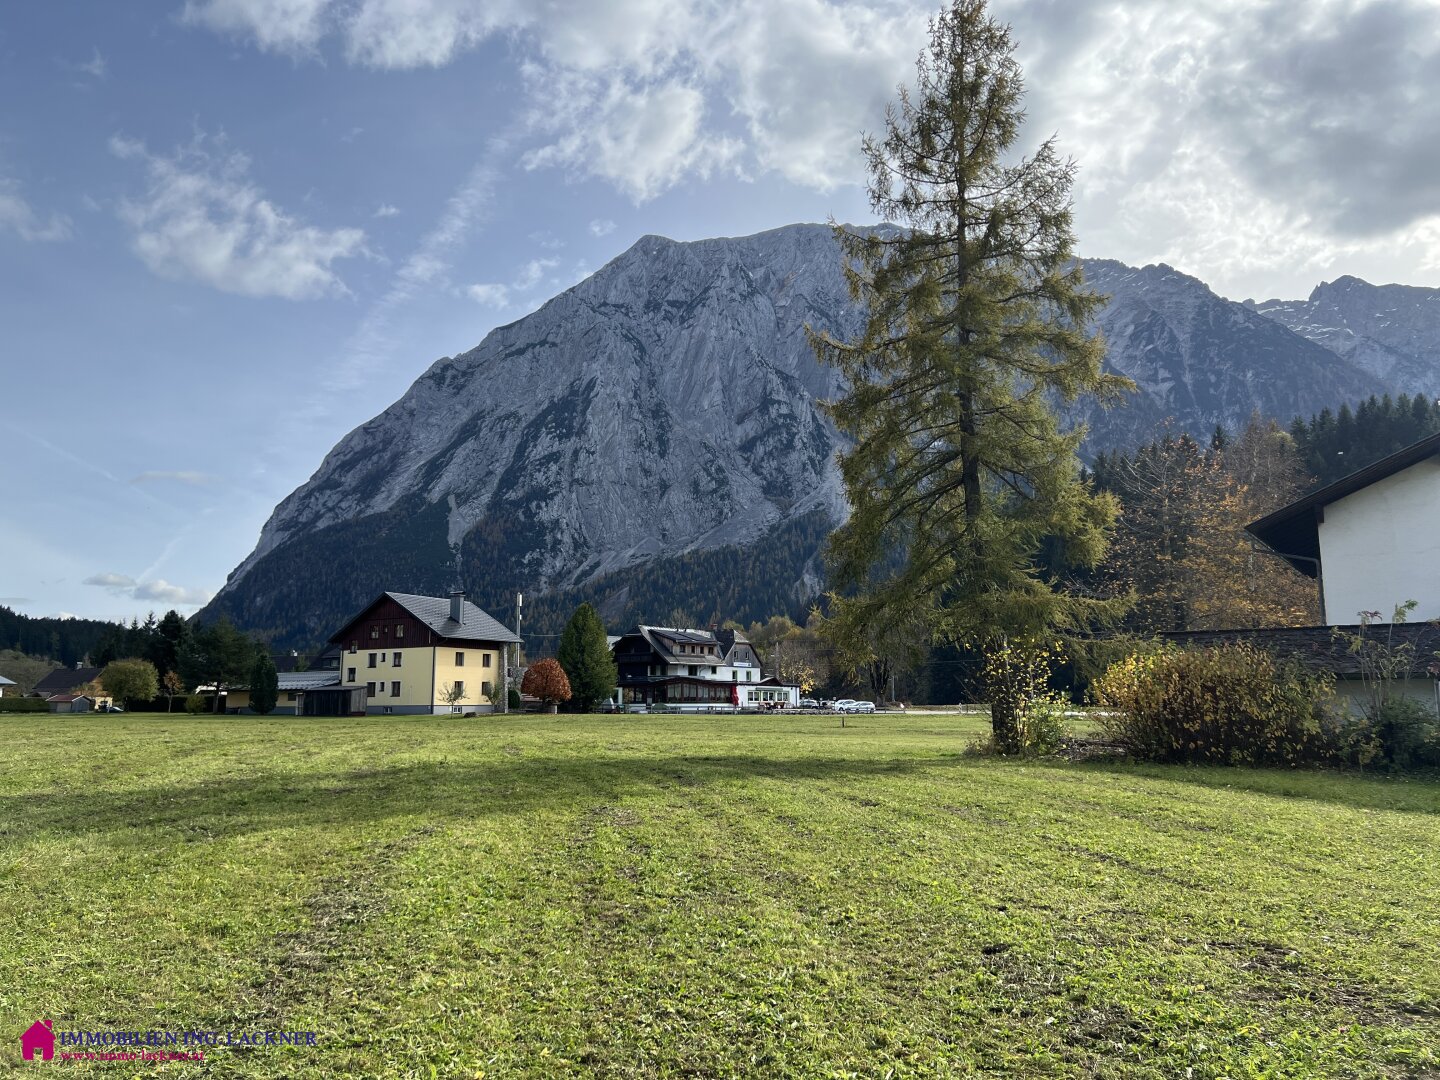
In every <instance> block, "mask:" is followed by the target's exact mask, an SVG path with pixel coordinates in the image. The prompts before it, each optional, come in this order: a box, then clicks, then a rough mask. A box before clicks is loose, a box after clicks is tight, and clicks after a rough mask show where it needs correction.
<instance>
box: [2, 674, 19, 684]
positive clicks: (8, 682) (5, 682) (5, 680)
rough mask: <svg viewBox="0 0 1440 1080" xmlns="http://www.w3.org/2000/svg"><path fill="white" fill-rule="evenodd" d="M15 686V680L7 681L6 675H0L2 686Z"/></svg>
mask: <svg viewBox="0 0 1440 1080" xmlns="http://www.w3.org/2000/svg"><path fill="white" fill-rule="evenodd" d="M14 685H15V680H14V679H7V678H6V677H5V676H4V675H0V686H14Z"/></svg>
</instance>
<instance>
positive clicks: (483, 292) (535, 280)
mask: <svg viewBox="0 0 1440 1080" xmlns="http://www.w3.org/2000/svg"><path fill="white" fill-rule="evenodd" d="M559 265H560V260H559V259H556V258H548V259H531V260H530V261H529V262H527V263H525V264H524V265H523V266H521V267H519V268H518V269H517V270H516V271H515V277H514V278H513V279H512V280H511V281H510V283H509V284H508V285H505V284H501V283H500V282H487V283H484V284H480V285H471V286H469V287H467V288H466V290H465V294H466V295H467V296H469V297H470V299H472V300H474V301H475V302H476V303H477V304H483V305H485V306H486V307H493V308H506V307H509V306H510V305H511V303H512V302H516V303H523V302H525V301H523V300H522V298H521V294H524V293H527V292H530V291H531V290H533V289H534V288H535V287H536V286H537V285H540V284H541V283H546V284H548V285H549V286H550V287H552V288H558V287H562V286H563V285H565V284H574V282H573V281H572V282H568V283H567V282H564V281H562V280H561V278H560V277H557V276H555V275H554V274H552V273H551V271H553V270H554V269H555V268H556V267H558V266H559ZM577 265H583V264H577ZM583 276H584V274H583V273H582V274H581V277H583ZM577 280H578V279H577Z"/></svg>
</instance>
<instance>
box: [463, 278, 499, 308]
mask: <svg viewBox="0 0 1440 1080" xmlns="http://www.w3.org/2000/svg"><path fill="white" fill-rule="evenodd" d="M465 291H466V293H468V294H469V296H470V299H472V300H474V301H475V302H476V303H477V304H484V305H485V306H486V307H493V308H503V307H505V306H506V305H507V304H509V303H510V287H509V286H508V285H500V284H497V283H490V284H485V285H471V286H470V287H469V288H468V289H466V290H465Z"/></svg>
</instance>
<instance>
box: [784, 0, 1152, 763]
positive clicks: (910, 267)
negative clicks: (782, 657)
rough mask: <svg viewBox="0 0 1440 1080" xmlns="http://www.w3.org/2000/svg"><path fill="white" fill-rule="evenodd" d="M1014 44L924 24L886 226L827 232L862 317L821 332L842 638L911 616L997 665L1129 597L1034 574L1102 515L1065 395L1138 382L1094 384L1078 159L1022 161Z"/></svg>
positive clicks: (1103, 506) (944, 24)
mask: <svg viewBox="0 0 1440 1080" xmlns="http://www.w3.org/2000/svg"><path fill="white" fill-rule="evenodd" d="M1014 48H1015V47H1014V43H1013V42H1012V40H1011V37H1010V31H1009V28H1008V27H1007V26H1005V25H1003V24H1001V23H1000V22H998V21H996V20H995V19H993V18H991V17H990V16H989V14H988V13H987V11H986V6H985V3H984V2H983V0H955V2H954V3H952V4H951V5H950V7H948V8H947V9H945V10H944V11H942V12H941V13H940V14H939V15H938V16H937V17H936V18H935V19H934V20H933V21H932V22H931V25H930V43H929V46H928V47H927V48H926V49H925V50H924V51H922V53H921V54H920V57H919V59H918V61H917V63H916V85H915V87H914V88H913V90H912V89H909V88H906V87H901V88H900V90H899V100H898V101H897V102H896V103H895V104H894V105H892V106H891V107H890V109H889V110H888V111H887V114H886V119H885V130H884V135H883V137H878V138H877V137H872V136H867V137H866V138H865V140H864V144H863V152H864V156H865V159H866V163H867V166H868V171H869V193H870V202H871V206H872V208H873V210H874V211H875V213H876V214H877V216H879V217H880V218H881V219H882V220H884V221H886V222H888V223H893V224H891V225H887V226H881V227H876V228H872V229H867V230H854V231H852V230H850V229H846V228H843V227H840V226H837V227H836V234H837V237H838V239H839V242H840V244H841V247H842V250H843V253H844V256H845V260H846V273H847V276H848V278H849V283H850V289H851V293H852V295H853V296H854V297H855V299H856V300H858V301H861V302H863V303H864V304H865V305H866V307H867V310H868V320H867V323H866V326H865V329H864V332H863V333H862V334H861V335H860V336H859V338H858V339H856V340H853V341H839V340H836V339H834V338H833V337H830V336H828V335H825V334H815V335H813V336H812V340H813V343H814V345H815V348H816V351H817V354H818V355H819V356H820V358H821V359H822V360H823V361H825V362H827V363H830V364H833V365H835V366H836V367H837V368H839V369H840V371H841V372H842V373H843V374H844V376H845V377H846V380H847V382H848V385H849V389H848V392H847V393H846V394H845V395H844V396H843V397H842V398H841V399H840V400H839V401H837V402H834V403H833V404H832V405H831V406H830V412H831V415H832V416H833V418H834V420H835V422H836V424H837V425H838V426H839V427H840V429H841V430H842V431H844V432H845V433H846V434H847V435H849V436H850V438H851V439H852V440H853V448H852V449H850V450H848V451H847V452H845V453H843V454H842V455H841V459H840V466H841V472H842V475H843V478H844V482H845V488H846V494H847V495H848V497H849V501H850V507H851V516H850V518H849V520H848V521H847V522H846V524H845V525H843V526H842V527H841V528H840V529H839V530H837V531H836V532H835V533H834V534H833V536H832V538H831V541H830V545H829V551H828V555H829V564H830V570H831V578H832V585H833V586H834V588H835V594H834V595H833V597H832V607H831V618H830V620H829V625H830V626H831V628H832V632H833V633H835V634H836V635H837V640H838V641H839V642H841V643H843V642H845V641H847V640H850V641H863V640H864V639H865V638H866V637H867V636H873V635H875V634H880V635H884V634H886V633H888V632H890V630H891V629H893V628H898V627H900V626H903V625H905V624H907V623H911V622H916V621H918V622H919V623H921V624H922V625H923V626H925V627H926V628H927V631H928V633H929V634H930V636H932V637H933V638H935V639H937V640H939V641H942V642H951V643H970V644H972V645H974V646H976V647H978V648H980V649H981V650H982V651H985V652H987V654H988V653H992V652H999V651H1001V650H1004V649H1005V648H1006V646H1007V643H1009V644H1010V646H1011V647H1012V648H1013V647H1014V645H1015V644H1017V643H1024V642H1028V641H1033V640H1038V639H1039V638H1041V637H1043V636H1044V635H1046V634H1048V633H1049V632H1051V631H1053V630H1057V629H1064V628H1068V627H1080V626H1085V625H1091V624H1093V622H1094V621H1096V620H1098V619H1103V618H1107V617H1113V616H1114V615H1115V614H1116V613H1117V609H1118V607H1119V606H1121V605H1118V604H1116V603H1114V602H1107V601H1103V600H1098V599H1095V598H1092V597H1084V596H1080V595H1076V594H1075V593H1073V592H1070V591H1068V590H1067V589H1065V588H1064V587H1063V584H1062V582H1063V578H1062V579H1057V577H1055V576H1054V575H1050V574H1046V573H1044V572H1042V570H1041V568H1040V566H1039V564H1038V558H1037V556H1038V553H1039V551H1040V549H1041V548H1042V546H1043V545H1044V544H1045V543H1046V542H1047V540H1050V541H1052V542H1058V545H1059V546H1060V547H1061V548H1062V549H1063V551H1064V552H1065V555H1066V558H1067V560H1068V562H1069V564H1070V565H1071V566H1078V567H1089V566H1093V565H1094V564H1095V563H1096V562H1097V561H1098V560H1099V558H1100V557H1101V555H1102V554H1103V552H1104V550H1105V543H1106V534H1107V530H1108V529H1109V527H1110V524H1111V522H1112V520H1113V518H1114V515H1115V504H1114V501H1113V499H1112V498H1111V497H1109V496H1107V495H1103V494H1097V493H1095V492H1094V491H1093V490H1091V488H1090V487H1089V486H1088V485H1087V484H1086V483H1085V482H1084V480H1083V479H1082V478H1081V475H1080V467H1079V461H1078V459H1077V457H1076V451H1077V449H1078V447H1079V445H1080V442H1081V439H1082V438H1083V437H1084V431H1083V429H1082V428H1079V427H1072V428H1070V429H1068V430H1064V429H1062V427H1061V424H1060V421H1059V418H1058V416H1057V413H1056V407H1057V404H1059V403H1068V402H1071V401H1073V400H1075V399H1076V398H1077V397H1079V396H1081V395H1096V396H1098V397H1101V398H1104V399H1109V398H1112V397H1114V396H1116V395H1118V394H1120V393H1121V392H1123V391H1124V390H1125V389H1126V388H1128V387H1129V386H1130V384H1129V383H1128V381H1127V380H1125V379H1123V378H1120V377H1118V376H1114V375H1109V374H1106V373H1104V371H1103V370H1102V360H1103V357H1104V345H1103V343H1102V342H1101V341H1100V340H1099V339H1098V338H1096V337H1094V336H1092V335H1091V333H1090V331H1089V324H1090V321H1091V320H1092V318H1093V316H1094V314H1095V313H1096V311H1097V309H1098V308H1099V307H1100V306H1101V305H1102V304H1103V303H1104V298H1103V297H1101V296H1098V295H1096V294H1094V293H1092V292H1090V291H1088V290H1086V288H1085V287H1084V283H1083V280H1082V276H1081V271H1080V268H1079V266H1078V265H1077V264H1076V262H1075V260H1074V251H1073V247H1074V237H1073V234H1072V222H1071V201H1070V188H1071V184H1072V181H1073V179H1074V176H1075V165H1074V164H1073V163H1072V162H1070V161H1067V160H1064V159H1062V158H1061V157H1060V155H1059V153H1058V151H1057V149H1056V145H1055V142H1054V140H1053V139H1051V140H1047V141H1045V142H1043V143H1041V144H1040V146H1039V147H1038V149H1036V150H1035V152H1034V153H1033V154H1031V155H1030V156H1028V157H1027V156H1020V155H1018V154H1017V142H1018V139H1019V134H1020V128H1021V125H1022V123H1023V121H1024V111H1023V108H1022V102H1023V98H1024V83H1023V79H1022V76H1021V71H1020V66H1019V64H1018V63H1017V61H1016V60H1015V56H1014ZM896 553H898V557H897V554H896ZM897 564H898V565H897ZM991 698H992V704H993V703H994V702H995V701H997V700H998V701H1002V702H1003V701H1009V700H1011V697H1010V696H1009V695H996V694H993V693H992V694H991ZM992 724H993V728H994V741H995V746H996V748H997V750H999V751H1000V752H1002V753H1013V752H1016V751H1018V750H1019V749H1020V732H1019V726H1018V723H1017V717H1016V715H1015V713H1014V710H1013V709H1009V708H1006V707H1005V706H1004V704H1001V705H1000V706H999V707H998V708H992Z"/></svg>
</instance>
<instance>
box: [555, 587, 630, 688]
mask: <svg viewBox="0 0 1440 1080" xmlns="http://www.w3.org/2000/svg"><path fill="white" fill-rule="evenodd" d="M555 656H556V658H557V659H558V660H559V661H560V666H561V667H562V668H564V669H565V675H566V677H567V678H568V679H569V680H570V695H571V696H570V700H571V702H572V704H573V705H574V706H575V709H576V710H577V711H578V712H591V711H592V710H593V709H594V708H595V706H596V705H597V704H599V703H600V702H601V701H604V700H605V699H607V698H608V697H610V695H611V694H613V693H614V692H615V683H616V682H617V680H618V679H619V673H618V672H617V670H616V668H615V657H614V656H613V655H612V654H611V652H610V646H609V644H608V643H607V642H606V640H605V624H604V623H603V622H601V621H600V615H599V613H598V612H596V610H595V609H594V608H593V607H591V606H590V605H589V604H581V605H580V606H579V607H578V608H576V609H575V614H574V615H571V616H570V621H569V622H568V623H566V624H565V630H564V632H563V633H562V634H561V635H560V648H559V649H558V650H557V651H556V653H555Z"/></svg>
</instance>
